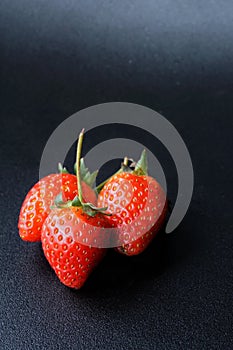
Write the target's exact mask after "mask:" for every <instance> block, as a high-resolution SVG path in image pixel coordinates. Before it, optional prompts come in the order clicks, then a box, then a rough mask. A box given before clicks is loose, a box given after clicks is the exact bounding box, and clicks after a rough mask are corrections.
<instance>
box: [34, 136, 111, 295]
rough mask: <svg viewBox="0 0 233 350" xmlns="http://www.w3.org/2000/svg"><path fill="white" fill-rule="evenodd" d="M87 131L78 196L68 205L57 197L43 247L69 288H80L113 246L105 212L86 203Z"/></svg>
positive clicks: (45, 232) (56, 271) (78, 150)
mask: <svg viewBox="0 0 233 350" xmlns="http://www.w3.org/2000/svg"><path fill="white" fill-rule="evenodd" d="M83 134H84V131H82V132H81V133H80V136H79V141H78V147H77V159H76V166H77V185H78V196H76V198H75V199H74V200H73V201H68V202H66V203H64V202H63V201H62V198H60V196H59V197H57V199H56V201H55V204H56V206H57V208H54V209H52V210H51V212H50V214H49V215H48V217H47V219H46V220H45V222H44V224H43V227H42V234H41V239H42V248H43V250H44V253H45V256H46V258H47V260H48V262H49V263H50V265H51V267H52V268H53V269H54V271H55V273H56V274H57V276H58V278H59V279H60V281H61V282H62V283H64V284H65V285H66V286H69V287H72V288H76V289H79V288H81V287H82V285H83V284H84V283H85V281H86V280H87V278H88V276H89V275H90V273H91V272H92V270H93V269H94V268H95V267H96V266H97V265H98V263H99V262H100V261H101V260H102V258H103V257H104V255H105V252H106V249H105V247H108V246H109V241H108V236H107V234H106V228H108V229H109V231H110V232H111V223H109V221H107V219H106V216H105V215H103V213H102V211H103V210H104V209H105V208H97V207H95V206H94V205H93V204H91V203H85V202H84V201H83V191H82V186H81V171H80V155H81V146H82V141H83Z"/></svg>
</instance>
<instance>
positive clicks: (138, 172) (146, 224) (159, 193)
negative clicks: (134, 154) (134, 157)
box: [98, 151, 167, 255]
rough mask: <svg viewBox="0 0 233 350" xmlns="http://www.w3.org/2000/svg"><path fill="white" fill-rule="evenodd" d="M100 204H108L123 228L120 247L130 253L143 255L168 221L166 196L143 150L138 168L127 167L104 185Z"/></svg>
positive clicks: (118, 224)
mask: <svg viewBox="0 0 233 350" xmlns="http://www.w3.org/2000/svg"><path fill="white" fill-rule="evenodd" d="M98 206H101V207H108V212H109V213H111V214H112V216H111V217H109V221H110V222H112V224H113V225H115V226H117V227H118V228H119V230H118V242H116V244H115V246H117V248H116V250H117V251H118V252H120V253H122V254H126V255H137V254H140V253H141V252H142V251H144V250H145V248H146V247H147V246H148V244H149V243H150V242H151V240H152V239H153V238H154V237H155V235H156V233H157V232H158V231H159V229H160V228H161V226H162V224H163V223H164V220H165V217H166V212H167V200H166V195H165V193H164V191H163V189H162V187H161V186H160V185H159V183H158V182H157V181H156V180H155V179H154V178H152V177H150V176H148V175H147V160H146V153H145V151H143V153H142V155H141V158H140V160H139V161H138V163H137V164H136V165H135V169H134V171H129V169H127V168H126V167H123V168H122V169H121V170H120V171H118V173H116V174H115V175H114V176H112V177H111V178H110V179H109V180H108V181H107V182H106V183H105V184H104V186H103V188H102V190H101V191H100V193H99V196H98Z"/></svg>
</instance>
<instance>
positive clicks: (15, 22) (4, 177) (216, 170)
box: [0, 0, 233, 350]
mask: <svg viewBox="0 0 233 350" xmlns="http://www.w3.org/2000/svg"><path fill="white" fill-rule="evenodd" d="M232 32H233V5H232V2H231V1H226V0H223V1H205V2H203V1H195V2H191V1H178V0H176V1H172V0H166V1H164V0H159V1H154V2H153V1H145V2H144V1H143V2H142V1H134V2H133V1H124V4H123V2H122V4H120V2H119V1H78V2H75V1H67V0H66V1H56V2H55V1H54V2H52V1H51V2H46V1H35V0H34V1H29V0H28V1H26V0H22V1H10V2H9V1H1V3H0V33H1V35H0V46H1V51H0V52H1V53H0V59H1V83H0V88H1V103H0V112H1V128H0V135H1V148H0V155H1V183H0V184H1V192H0V198H1V204H0V205H1V208H0V212H1V219H0V220H1V232H0V244H1V254H0V266H1V268H0V269H1V270H0V271H1V275H0V281H1V282H0V283H1V285H0V286H1V297H0V313H1V321H0V322H1V323H0V349H3V350H8V349H9V350H18V349H140V350H141V349H176V348H177V349H232V348H233V341H232V327H231V323H232V312H233V310H232V290H233V283H232V281H233V278H232V277H233V276H232V274H233V272H232V263H233V259H232V245H233V238H232V237H233V236H232V229H233V226H232V200H233V198H232V178H233V167H232V155H233V154H232V148H233V140H232V127H233V122H232V120H233V119H232V115H233V102H232V96H233V85H232V81H233V65H232V55H233V44H232V42H233V41H232ZM109 101H128V102H134V103H138V104H143V105H146V106H148V107H151V108H153V109H155V110H157V111H159V112H161V113H162V114H163V115H164V116H165V117H166V118H167V119H168V120H170V121H171V122H172V123H173V124H174V126H175V127H176V128H177V129H178V131H179V132H180V134H181V135H182V137H183V139H184V141H185V142H186V144H187V147H188V148H189V151H190V154H191V157H192V161H193V166H194V172H195V188H194V196H193V201H192V204H191V206H190V209H189V212H188V213H187V215H186V217H185V219H184V221H183V222H182V224H181V225H180V226H179V227H178V228H177V229H176V231H175V232H174V233H173V234H171V235H169V236H165V235H164V234H161V235H160V236H158V237H157V238H156V239H155V241H154V242H153V244H152V245H151V247H150V248H149V249H148V250H147V251H146V252H145V253H144V254H142V255H141V256H138V257H135V258H126V257H123V256H119V255H117V254H116V253H114V252H110V253H109V255H108V256H107V257H106V259H105V261H104V262H103V263H102V265H101V266H100V267H99V268H98V269H97V270H96V272H95V273H94V274H93V275H92V276H91V278H90V280H89V281H88V283H87V284H86V286H85V287H84V288H83V289H82V290H81V291H78V292H75V291H72V290H70V289H68V288H66V287H64V286H63V285H61V284H60V283H59V282H58V280H57V278H56V277H55V275H54V274H53V272H52V270H51V268H50V267H49V265H48V263H47V262H46V260H45V258H44V257H43V253H42V250H41V246H40V244H38V243H35V244H26V243H25V242H22V241H21V240H20V239H19V237H18V233H17V216H18V212H19V209H20V205H21V202H22V200H23V198H24V196H25V194H26V192H27V190H28V189H29V188H30V187H31V185H32V184H33V183H34V182H35V181H36V180H37V178H38V166H39V161H40V156H41V152H42V150H43V147H44V145H45V142H46V140H47V139H48V137H49V135H50V133H51V132H52V131H53V130H54V128H55V127H56V126H58V125H59V123H60V122H62V121H63V120H64V119H65V118H67V117H68V116H69V115H71V114H72V113H74V112H76V111H78V110H80V109H82V108H85V107H88V106H90V105H94V104H97V103H102V102H109ZM121 131H122V130H119V132H121ZM92 136H93V137H92V138H91V140H92V142H93V143H94V140H95V136H94V133H93V135H92ZM87 137H88V135H87ZM85 147H87V148H88V147H90V144H89V143H88V141H86V145H85ZM158 153H159V155H160V157H159V156H158V158H159V160H160V161H161V162H162V163H164V165H165V169H167V170H169V174H167V175H168V183H169V186H170V187H169V188H170V192H171V195H172V194H173V193H175V191H176V186H177V185H176V176H175V170H174V169H173V167H172V166H170V165H169V164H170V163H169V158H168V157H167V155H166V154H165V152H164V151H163V150H162V149H160V148H159V147H158ZM161 157H162V158H161ZM170 168H171V169H170ZM105 171H107V168H106V169H105ZM170 171H171V172H170ZM165 172H166V171H165Z"/></svg>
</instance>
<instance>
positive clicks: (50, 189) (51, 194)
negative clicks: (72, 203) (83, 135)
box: [18, 160, 96, 242]
mask: <svg viewBox="0 0 233 350" xmlns="http://www.w3.org/2000/svg"><path fill="white" fill-rule="evenodd" d="M81 165H82V172H83V175H84V177H85V178H84V180H85V181H86V182H87V183H88V180H89V181H90V177H91V176H92V178H91V181H92V180H93V174H90V173H88V174H87V170H88V169H87V168H85V164H84V161H83V160H82V163H81ZM60 171H61V168H60ZM62 171H63V172H62V173H61V174H51V175H48V176H46V177H44V178H42V179H41V180H40V181H39V182H37V183H36V184H35V185H34V186H33V187H32V188H31V189H30V191H29V192H28V194H27V196H26V198H25V199H24V202H23V204H22V207H21V210H20V214H19V221H18V228H19V235H20V237H21V238H22V239H23V240H25V241H30V242H35V241H40V239H41V229H42V225H43V223H44V221H45V219H46V217H47V216H48V214H49V212H50V207H51V206H52V205H53V202H54V199H55V198H56V196H57V195H58V194H59V193H60V192H61V191H62V198H63V200H72V199H74V198H75V196H76V195H77V179H76V176H75V175H72V174H68V173H67V171H66V170H65V169H63V170H62ZM82 189H83V198H84V201H86V202H92V203H93V204H95V203H96V194H95V192H94V191H93V190H92V189H91V187H90V186H89V185H88V184H86V183H85V182H84V181H83V182H82Z"/></svg>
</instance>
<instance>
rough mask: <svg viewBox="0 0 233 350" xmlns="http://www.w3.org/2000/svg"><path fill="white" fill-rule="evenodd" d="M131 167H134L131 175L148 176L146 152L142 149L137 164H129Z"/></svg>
mask: <svg viewBox="0 0 233 350" xmlns="http://www.w3.org/2000/svg"><path fill="white" fill-rule="evenodd" d="M131 166H133V167H134V169H133V171H132V174H135V175H139V176H140V175H148V161H147V155H146V150H145V149H144V150H143V151H142V153H141V156H140V158H139V160H138V161H137V163H135V164H133V163H132V164H131Z"/></svg>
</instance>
